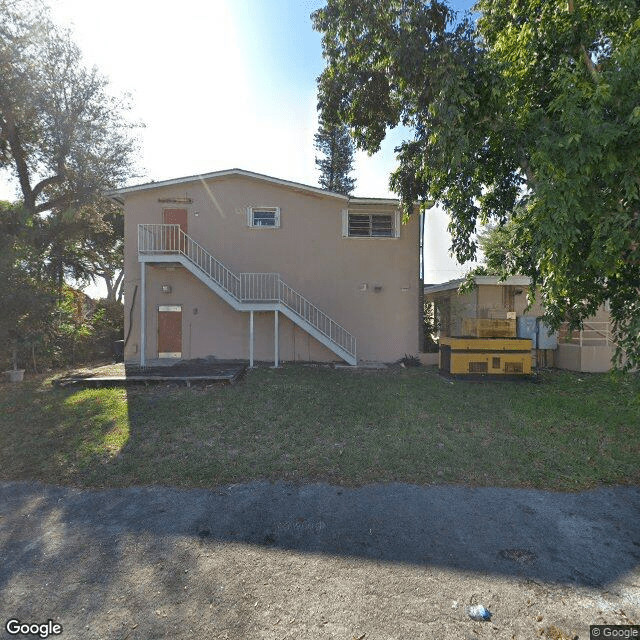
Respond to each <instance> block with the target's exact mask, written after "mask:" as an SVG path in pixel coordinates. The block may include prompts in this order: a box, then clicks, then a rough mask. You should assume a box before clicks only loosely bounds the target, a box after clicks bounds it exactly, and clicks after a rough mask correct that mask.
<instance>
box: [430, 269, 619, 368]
mask: <svg viewBox="0 0 640 640" xmlns="http://www.w3.org/2000/svg"><path fill="white" fill-rule="evenodd" d="M474 280H475V284H476V286H475V288H474V289H473V291H470V292H468V293H464V294H460V293H459V292H458V288H459V287H460V285H461V284H462V282H463V280H462V279H460V280H451V281H450V282H444V283H442V284H435V285H425V287H424V298H425V301H426V302H428V303H432V304H434V305H435V309H436V314H437V324H438V329H439V335H440V336H464V335H467V334H468V333H469V330H470V328H473V327H474V326H476V325H477V323H476V325H474V323H473V322H470V321H473V320H480V322H482V321H483V320H486V321H487V323H486V326H489V327H490V326H491V321H494V320H497V321H500V320H507V319H513V321H514V322H513V327H514V331H515V334H514V335H517V336H518V337H526V338H530V339H532V344H533V350H532V357H533V360H534V366H535V364H536V363H538V364H545V365H548V366H555V367H557V368H559V369H568V370H571V371H584V372H602V371H609V370H610V369H611V366H612V365H611V360H612V357H613V354H614V352H615V348H616V345H615V343H614V341H613V338H612V332H611V318H610V314H609V312H608V309H607V308H606V306H604V305H603V306H602V307H601V308H600V309H598V312H597V313H596V315H594V316H593V317H590V318H587V319H586V320H585V321H584V324H583V328H582V330H580V331H574V332H573V333H572V332H570V331H569V329H568V326H567V325H563V326H562V327H561V328H560V331H558V332H555V333H550V332H549V331H548V329H547V328H546V326H545V325H544V323H543V322H541V321H540V318H541V317H542V316H543V315H544V308H543V306H542V304H541V302H540V300H539V299H538V300H536V301H534V302H533V304H532V305H531V306H529V300H528V291H529V287H530V284H531V280H530V279H529V278H528V277H526V276H512V277H510V278H507V279H506V280H503V281H501V280H500V279H499V278H498V277H497V276H475V277H474Z"/></svg>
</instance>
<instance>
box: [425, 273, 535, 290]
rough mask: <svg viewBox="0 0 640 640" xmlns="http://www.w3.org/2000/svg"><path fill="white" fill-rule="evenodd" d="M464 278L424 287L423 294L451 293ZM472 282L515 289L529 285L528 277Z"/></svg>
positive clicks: (477, 279) (486, 277)
mask: <svg viewBox="0 0 640 640" xmlns="http://www.w3.org/2000/svg"><path fill="white" fill-rule="evenodd" d="M464 280H465V279H464V278H457V279H456V280H449V281H448V282H442V283H440V284H431V285H425V287H424V292H425V293H440V292H443V291H453V290H454V289H457V288H458V287H459V286H460V285H461V284H462V283H463V282H464ZM473 280H474V282H475V283H476V284H477V285H479V284H489V285H502V286H515V287H528V286H529V285H530V284H531V278H530V277H529V276H520V275H518V276H509V277H508V278H506V279H505V280H500V276H474V278H473Z"/></svg>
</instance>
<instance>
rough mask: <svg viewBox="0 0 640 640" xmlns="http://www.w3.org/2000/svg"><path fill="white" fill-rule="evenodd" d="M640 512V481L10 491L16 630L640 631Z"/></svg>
mask: <svg viewBox="0 0 640 640" xmlns="http://www.w3.org/2000/svg"><path fill="white" fill-rule="evenodd" d="M639 522H640V489H639V488H634V487H615V488H606V489H604V488H603V489H598V490H596V491H590V492H584V493H579V494H561V493H551V492H543V491H528V490H509V489H486V488H483V489H471V488H464V487H456V486H449V487H446V486H444V487H443V486H439V487H417V486H411V485H403V484H390V485H371V486H367V487H363V488H360V489H343V488H340V487H334V486H329V485H326V484H313V485H293V484H288V483H283V482H278V483H275V484H270V483H260V482H255V483H250V484H242V485H231V486H226V487H219V488H217V489H215V490H184V491H183V490H176V489H171V488H159V487H149V488H128V489H111V490H107V491H91V490H78V489H72V488H64V487H52V486H45V485H41V484H36V483H25V482H8V483H0V550H1V553H2V566H1V568H0V616H2V631H0V634H1V635H0V637H2V638H14V637H16V636H15V635H10V634H8V632H7V631H6V630H5V622H6V621H7V620H9V619H11V618H14V619H18V620H20V621H21V622H30V623H43V622H46V621H47V620H49V619H50V620H52V621H53V622H54V623H58V624H60V625H62V628H63V631H62V634H61V636H59V637H61V638H65V639H67V638H69V639H70V638H83V639H86V640H91V639H96V638H116V639H121V640H135V639H144V640H146V639H149V638H177V639H180V638H197V637H203V638H205V637H206V638H229V639H231V638H233V639H238V640H241V639H242V640H244V639H250V638H259V639H269V640H272V639H273V640H276V639H277V640H280V639H284V638H286V639H294V638H298V639H305V640H306V639H316V638H317V639H329V638H340V639H344V640H353V639H354V638H355V639H357V640H374V639H380V640H388V639H396V638H397V639H403V640H407V639H413V638H427V639H429V638H434V639H435V638H437V639H442V638H455V639H458V638H462V639H474V640H476V639H478V638H496V639H502V638H504V639H510V640H511V639H519V638H522V639H529V638H540V637H542V638H553V639H555V640H565V639H567V638H575V637H576V636H577V637H578V638H580V639H588V638H589V625H590V624H604V623H609V624H612V623H618V624H624V623H629V622H634V623H636V624H638V623H640V527H639V526H638V523H639ZM475 603H480V604H483V605H484V606H486V607H487V608H488V609H489V610H490V611H491V612H492V614H493V616H492V619H491V621H490V622H476V621H473V620H471V619H470V618H469V616H468V615H467V612H466V607H467V606H469V605H470V604H475ZM17 637H25V636H17ZM31 637H36V636H31ZM51 637H54V636H51Z"/></svg>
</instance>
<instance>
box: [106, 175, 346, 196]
mask: <svg viewBox="0 0 640 640" xmlns="http://www.w3.org/2000/svg"><path fill="white" fill-rule="evenodd" d="M227 176H244V177H246V178H252V179H254V180H263V181H265V182H270V183H272V184H277V185H280V186H283V187H288V188H290V189H295V190H297V191H307V192H309V193H314V194H317V195H322V196H329V197H332V198H337V199H339V200H345V201H348V200H349V196H345V195H343V194H341V193H335V192H334V191H327V190H325V189H320V188H319V187H311V186H309V185H306V184H301V183H299V182H291V181H290V180H282V179H280V178H274V177H272V176H266V175H263V174H261V173H254V172H252V171H246V170H245V169H227V170H224V171H214V172H212V173H203V174H198V175H193V176H185V177H182V178H173V179H171V180H161V181H159V182H146V183H144V184H138V185H133V186H130V187H122V188H121V189H114V190H112V191H109V192H107V193H106V194H105V195H106V196H107V197H108V198H114V197H117V196H125V195H128V194H130V193H137V192H140V191H151V190H153V189H162V188H165V187H173V186H176V185H183V184H189V183H192V182H204V181H206V180H213V179H215V178H225V177H227Z"/></svg>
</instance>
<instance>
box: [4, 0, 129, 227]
mask: <svg viewBox="0 0 640 640" xmlns="http://www.w3.org/2000/svg"><path fill="white" fill-rule="evenodd" d="M0 77H2V82H1V83H0V169H6V170H8V171H10V172H11V173H12V174H13V175H14V177H15V178H16V179H17V181H18V183H19V185H20V190H21V192H22V200H23V203H24V210H25V211H26V212H27V213H28V214H29V215H30V216H34V215H36V214H39V213H43V212H48V211H52V210H58V211H66V210H71V209H77V208H79V207H80V206H82V205H83V204H85V203H86V202H88V201H90V200H91V199H92V198H93V197H94V196H95V195H96V194H97V193H100V192H102V191H104V190H105V189H109V188H112V187H115V186H118V185H119V184H120V183H121V182H122V181H123V180H124V179H125V178H126V177H127V176H129V175H130V173H131V167H132V152H133V150H134V146H133V143H132V140H131V136H130V131H131V126H132V125H130V124H128V121H127V118H126V117H125V116H126V111H127V106H126V101H125V100H123V98H122V97H115V96H111V95H110V94H109V93H108V83H107V81H106V79H105V78H103V77H102V76H101V75H100V74H99V73H98V71H97V70H96V69H95V68H93V69H87V68H86V67H85V66H84V64H83V62H82V56H81V54H80V51H79V49H78V47H77V46H76V45H75V44H74V43H73V42H72V40H71V36H70V34H69V32H68V31H64V30H61V29H58V28H57V27H56V26H55V25H53V23H52V22H51V20H50V19H49V17H48V9H47V7H46V6H45V5H44V4H43V3H42V2H41V0H0Z"/></svg>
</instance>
